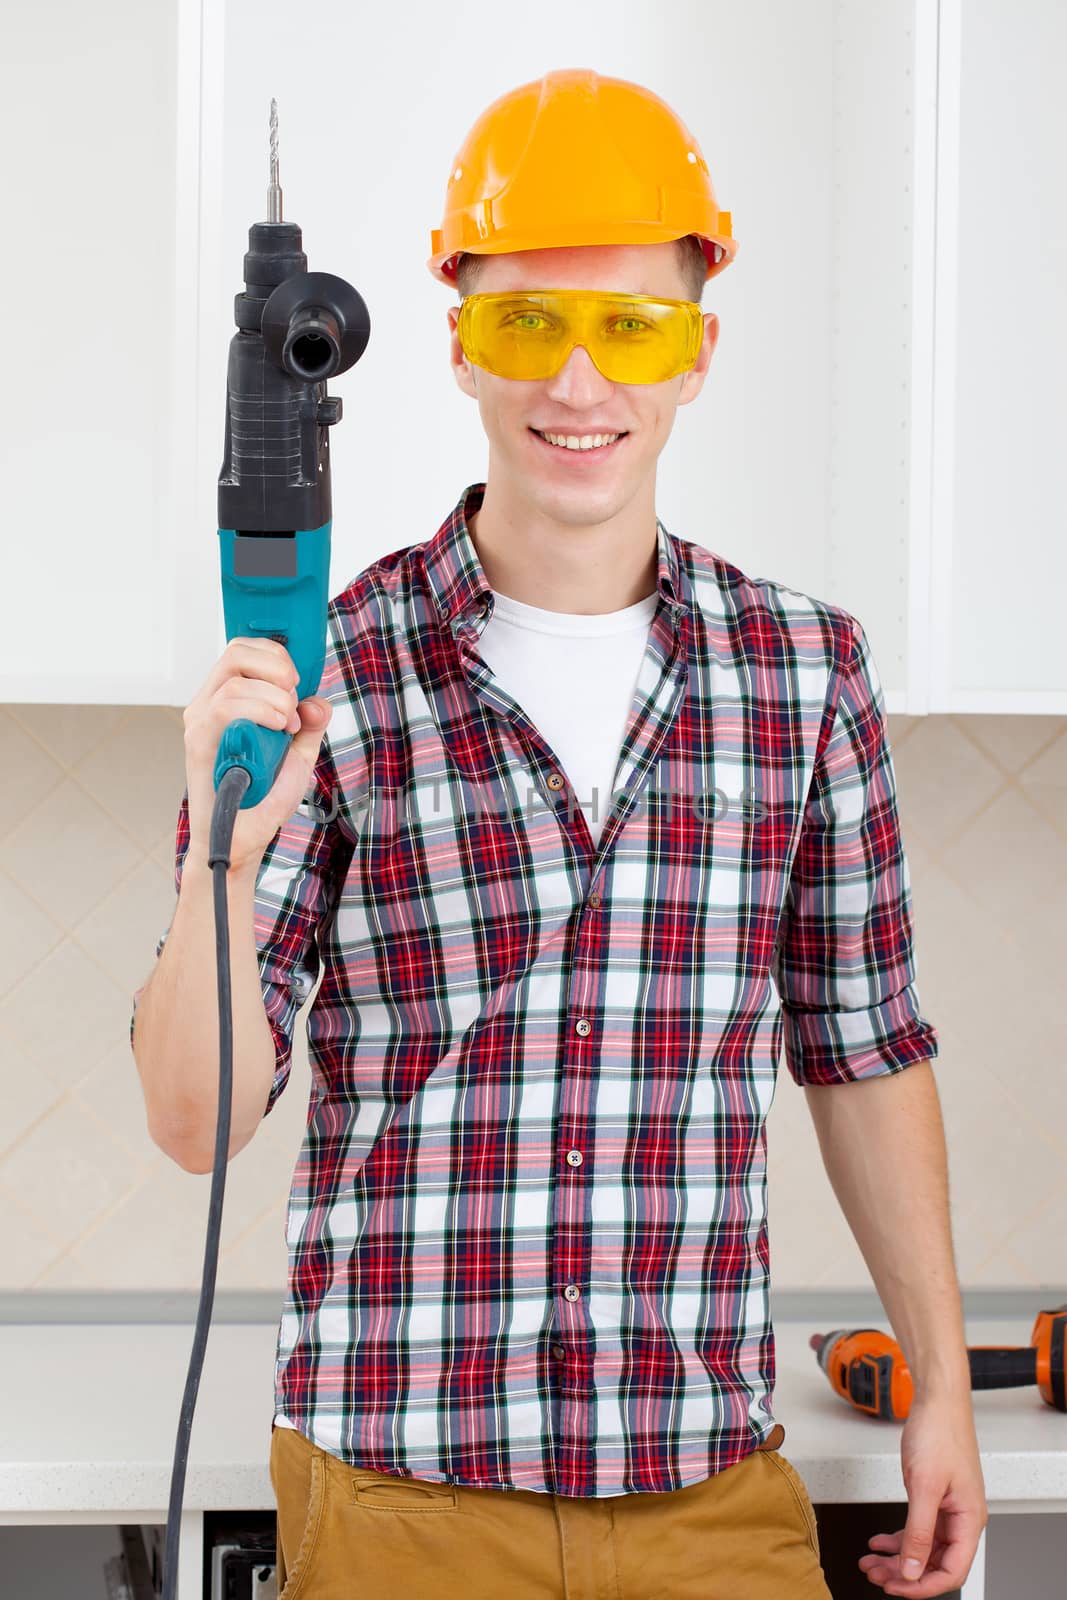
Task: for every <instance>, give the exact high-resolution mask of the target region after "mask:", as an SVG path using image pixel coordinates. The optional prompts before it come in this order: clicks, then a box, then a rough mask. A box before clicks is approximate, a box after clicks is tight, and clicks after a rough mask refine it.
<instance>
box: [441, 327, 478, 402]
mask: <svg viewBox="0 0 1067 1600" xmlns="http://www.w3.org/2000/svg"><path fill="white" fill-rule="evenodd" d="M458 322H459V306H449V308H448V327H449V334H450V337H449V345H448V359H449V363H450V365H451V367H452V376H453V377H454V378H455V380H456V382H457V384H458V385H459V387H460V388H461V389H462V390H463V393H464V394H466V395H469V396H470V398H471V399H472V400H477V398H478V385H477V380H476V378H475V376H474V374H475V368H474V367H473V366H472V365H471V363H470V362H469V361H468V360H467V357H466V356H465V354H464V353H463V346H462V345H461V344H460V342H459V334H458V333H457V332H456V324H457V323H458Z"/></svg>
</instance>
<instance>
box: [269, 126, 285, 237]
mask: <svg viewBox="0 0 1067 1600" xmlns="http://www.w3.org/2000/svg"><path fill="white" fill-rule="evenodd" d="M281 220H282V190H281V185H280V184H279V182H278V102H277V100H274V99H272V100H271V103H270V187H269V188H268V190H267V221H268V222H280V221H281Z"/></svg>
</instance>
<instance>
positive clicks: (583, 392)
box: [548, 344, 613, 400]
mask: <svg viewBox="0 0 1067 1600" xmlns="http://www.w3.org/2000/svg"><path fill="white" fill-rule="evenodd" d="M548 386H549V388H548V392H549V394H550V395H553V396H558V397H559V398H560V399H571V400H584V399H585V398H586V397H587V396H589V397H592V398H595V397H597V396H599V395H603V394H604V392H605V390H608V389H611V388H612V387H613V385H612V383H611V382H610V380H609V379H608V378H605V376H604V374H603V373H602V372H601V371H600V369H599V367H598V366H597V364H596V362H595V361H594V360H593V358H592V356H591V355H590V354H589V351H588V350H587V349H586V348H585V345H584V344H576V345H575V347H574V349H573V350H572V351H571V353H570V355H569V356H568V357H567V359H566V361H565V362H564V363H563V365H562V367H560V369H559V371H558V372H557V373H556V375H555V377H553V378H549V379H548Z"/></svg>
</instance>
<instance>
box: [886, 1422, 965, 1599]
mask: <svg viewBox="0 0 1067 1600" xmlns="http://www.w3.org/2000/svg"><path fill="white" fill-rule="evenodd" d="M900 1459H901V1468H902V1471H903V1475H904V1487H905V1489H906V1490H907V1496H908V1516H907V1522H906V1524H905V1526H904V1527H903V1528H901V1529H899V1530H898V1532H896V1533H876V1534H873V1535H872V1537H871V1538H870V1539H869V1540H868V1541H867V1542H868V1544H869V1545H870V1547H871V1550H872V1552H875V1553H873V1554H871V1555H865V1556H861V1557H860V1559H859V1566H860V1568H861V1570H862V1571H864V1572H865V1573H866V1574H867V1576H868V1578H870V1579H871V1581H872V1583H876V1584H880V1585H881V1586H882V1588H883V1589H884V1590H885V1592H886V1594H899V1595H909V1596H914V1600H927V1596H928V1595H937V1594H945V1593H946V1592H947V1591H949V1590H951V1589H959V1588H961V1587H962V1585H963V1582H964V1579H965V1578H966V1576H967V1574H968V1572H970V1570H971V1563H972V1562H973V1560H974V1556H975V1551H976V1550H977V1549H978V1541H979V1539H980V1538H981V1536H982V1529H983V1528H984V1527H985V1525H986V1523H987V1522H988V1521H989V1511H988V1508H987V1506H986V1497H985V1482H984V1480H983V1477H982V1463H981V1459H980V1456H979V1453H978V1439H977V1436H976V1434H975V1431H974V1414H973V1411H972V1409H971V1398H970V1394H966V1395H964V1396H962V1397H954V1398H952V1399H943V1398H937V1397H934V1398H928V1399H925V1400H913V1401H912V1405H911V1410H910V1411H909V1413H908V1415H907V1417H906V1418H905V1421H904V1431H903V1433H902V1434H901V1438H900ZM910 1559H914V1560H917V1561H918V1563H919V1565H918V1566H917V1567H915V1568H914V1569H913V1568H911V1567H910V1566H905V1565H904V1563H906V1562H908V1561H909V1560H910ZM913 1572H914V1573H915V1574H916V1576H912V1573H913Z"/></svg>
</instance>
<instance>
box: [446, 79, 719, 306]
mask: <svg viewBox="0 0 1067 1600" xmlns="http://www.w3.org/2000/svg"><path fill="white" fill-rule="evenodd" d="M690 233H692V234H696V235H697V236H698V238H699V239H700V242H701V244H702V245H703V248H704V255H705V258H706V259H707V263H708V272H707V276H708V277H709V278H713V277H714V276H715V274H716V273H717V272H721V271H722V269H723V268H724V267H727V266H729V264H730V262H731V261H732V260H733V258H734V256H735V255H736V254H737V241H736V239H734V237H733V235H732V233H731V231H730V213H729V212H728V211H720V210H719V207H718V203H717V202H716V199H715V191H714V189H713V188H712V185H711V176H710V174H709V172H708V164H707V162H706V161H705V160H704V156H703V153H702V151H701V149H700V146H699V145H698V144H697V141H696V140H695V139H694V138H693V135H692V134H691V133H690V132H689V129H688V128H687V127H686V125H685V123H684V122H683V121H682V120H681V118H680V117H678V116H677V115H676V114H675V112H673V111H672V110H671V108H670V106H669V105H667V103H666V101H664V100H661V99H660V97H659V96H658V95H656V94H653V93H652V91H651V89H645V88H642V86H641V85H640V84H638V83H628V82H627V81H626V79H625V78H605V77H601V76H600V74H599V73H596V72H593V71H591V70H588V69H585V68H580V67H574V68H565V69H562V70H560V71H557V72H546V73H545V75H544V77H543V78H537V79H534V81H533V82H532V83H524V84H522V85H521V86H520V87H519V88H518V89H512V90H511V92H510V93H509V94H505V95H501V96H500V98H499V99H498V100H494V101H493V103H492V105H490V106H488V107H487V109H486V110H485V111H483V112H482V114H481V116H480V117H479V118H478V120H477V122H475V124H474V126H473V127H472V128H471V130H470V132H469V133H468V134H467V137H466V139H465V140H464V141H463V144H462V145H461V146H460V148H459V150H458V151H457V152H456V155H455V157H454V158H453V161H452V170H451V172H450V173H449V178H448V189H447V193H446V196H445V208H444V219H443V221H442V224H441V227H440V228H433V229H432V230H431V233H430V249H431V251H432V252H433V253H432V255H431V256H430V258H429V260H428V261H427V263H426V265H427V266H428V267H429V269H430V271H431V272H432V273H433V275H434V277H435V278H438V279H440V281H441V282H442V283H445V284H448V285H449V286H451V287H454V286H455V281H456V273H455V268H456V258H457V257H458V256H460V255H461V254H463V252H465V251H469V252H470V253H471V254H472V255H500V254H503V253H504V252H506V251H511V250H544V249H551V248H553V247H558V246H562V245H581V244H659V243H662V242H666V241H667V240H670V239H681V238H684V237H685V235H686V234H690Z"/></svg>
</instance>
